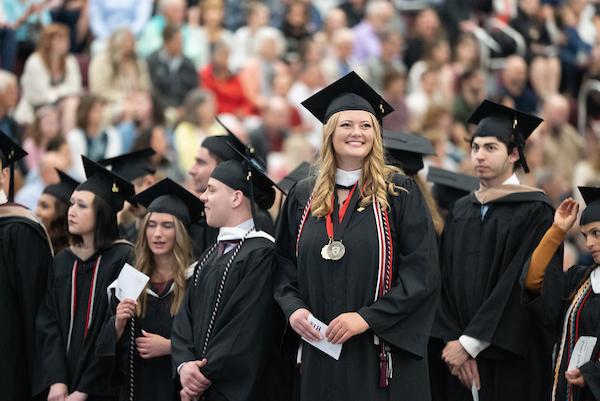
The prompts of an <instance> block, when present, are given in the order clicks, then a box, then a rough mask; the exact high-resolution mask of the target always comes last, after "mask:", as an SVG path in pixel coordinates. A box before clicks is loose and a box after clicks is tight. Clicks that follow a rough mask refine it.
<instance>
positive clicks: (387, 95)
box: [383, 70, 410, 132]
mask: <svg viewBox="0 0 600 401" xmlns="http://www.w3.org/2000/svg"><path fill="white" fill-rule="evenodd" d="M405 94H406V74H405V73H404V72H402V71H397V70H390V71H389V72H388V73H386V75H385V76H384V78H383V98H384V99H385V100H386V101H387V102H388V103H389V104H390V105H391V106H392V107H393V108H394V112H393V113H390V114H389V115H388V116H386V118H384V119H383V128H384V129H386V130H390V131H394V132H408V131H409V122H410V120H409V115H408V106H407V105H406V97H405Z"/></svg>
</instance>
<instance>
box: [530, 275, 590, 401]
mask: <svg viewBox="0 0 600 401" xmlns="http://www.w3.org/2000/svg"><path fill="white" fill-rule="evenodd" d="M594 268H596V266H588V267H584V266H573V267H571V268H570V269H569V270H568V271H567V272H563V270H562V269H561V268H548V269H547V270H546V274H545V275H544V282H543V284H542V295H541V296H533V295H532V294H531V293H529V292H527V291H526V290H525V291H524V295H525V296H524V301H525V304H526V305H527V306H528V307H530V308H531V309H532V310H535V311H536V312H537V313H538V314H539V316H540V317H541V318H542V319H544V323H546V324H547V325H548V326H549V327H551V328H553V329H554V334H555V337H554V339H555V340H556V349H555V352H554V360H556V357H557V354H558V348H559V347H560V344H561V338H562V335H563V322H564V319H565V314H566V312H567V310H568V308H569V306H570V304H571V299H572V298H573V295H574V294H575V293H576V292H577V290H579V288H580V287H581V286H582V284H583V283H584V281H585V280H586V279H587V277H589V274H590V272H591V271H592V270H593V269H594ZM523 275H525V273H524V274H523ZM575 313H578V314H579V324H578V337H577V338H575V339H574V341H573V345H574V344H575V343H576V342H577V339H578V338H579V337H581V336H592V337H596V338H598V339H600V294H596V293H594V291H593V290H592V289H590V290H589V295H588V296H587V297H586V298H585V301H584V302H582V303H581V306H580V307H579V308H578V309H577V311H576V312H575ZM565 352H568V349H567V350H566V351H565ZM568 364H569V357H565V356H563V358H562V363H561V367H560V371H559V373H558V385H557V387H556V400H566V399H567V395H566V392H567V382H566V379H565V371H566V369H567V367H568ZM579 369H580V371H581V374H582V375H583V377H584V380H585V383H586V386H585V387H583V388H579V387H576V386H569V387H570V388H569V390H570V391H571V392H572V393H571V394H572V397H573V398H572V400H573V401H594V400H600V341H599V342H598V343H596V346H595V348H594V351H593V353H592V360H591V361H590V362H588V363H586V364H584V365H583V366H581V367H580V368H579ZM553 376H554V371H552V377H553Z"/></svg>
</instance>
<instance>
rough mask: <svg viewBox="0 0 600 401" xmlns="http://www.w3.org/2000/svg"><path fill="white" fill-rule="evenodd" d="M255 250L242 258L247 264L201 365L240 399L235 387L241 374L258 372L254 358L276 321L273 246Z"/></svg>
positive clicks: (223, 388) (230, 395)
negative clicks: (250, 256)
mask: <svg viewBox="0 0 600 401" xmlns="http://www.w3.org/2000/svg"><path fill="white" fill-rule="evenodd" d="M255 253H256V255H252V259H251V260H247V261H245V262H246V263H247V264H248V265H247V266H244V269H245V274H244V277H243V279H242V281H241V282H240V284H239V285H238V286H237V287H236V289H235V292H234V293H233V294H232V296H231V298H229V299H228V300H227V303H226V304H225V305H223V308H222V309H221V311H220V312H219V313H220V317H219V319H220V320H221V321H224V322H226V323H225V325H223V326H221V327H219V330H218V331H216V332H214V334H213V336H211V338H210V341H209V347H208V351H207V354H206V359H207V364H206V366H205V367H203V368H202V371H203V373H204V374H205V375H206V377H208V378H209V379H210V380H211V381H212V382H213V384H216V385H218V386H219V387H221V388H220V391H221V392H222V393H223V394H225V395H226V396H227V397H228V399H232V400H233V399H239V398H238V397H236V393H235V387H236V382H237V381H239V378H240V377H241V376H248V375H258V374H259V372H256V371H255V370H256V369H255V365H256V362H255V361H256V360H257V359H259V358H260V357H261V352H264V350H265V348H266V347H268V345H267V344H264V341H265V337H266V336H267V335H268V334H270V333H273V330H272V329H270V328H274V327H276V324H277V323H278V322H277V321H275V320H274V317H275V316H274V315H273V314H272V311H273V306H274V302H273V275H274V273H275V267H276V265H275V263H276V258H275V249H274V248H272V249H268V250H266V252H265V251H260V252H255ZM253 371H254V372H253ZM232 391H233V392H232Z"/></svg>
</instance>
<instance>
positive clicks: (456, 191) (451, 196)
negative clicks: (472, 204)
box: [427, 166, 479, 219]
mask: <svg viewBox="0 0 600 401" xmlns="http://www.w3.org/2000/svg"><path fill="white" fill-rule="evenodd" d="M427 181H429V182H431V183H433V186H432V187H431V195H432V196H433V199H435V203H436V204H437V206H438V210H439V211H440V214H441V215H442V216H443V218H444V219H445V218H447V217H448V213H449V212H450V210H452V208H453V207H454V204H455V203H456V201H458V200H459V199H460V198H462V197H463V196H467V195H468V194H470V193H471V192H473V191H475V190H477V189H478V188H479V180H478V179H477V177H473V176H472V175H467V174H461V173H457V172H454V171H449V170H444V169H441V168H437V167H433V166H430V167H429V170H428V171H427Z"/></svg>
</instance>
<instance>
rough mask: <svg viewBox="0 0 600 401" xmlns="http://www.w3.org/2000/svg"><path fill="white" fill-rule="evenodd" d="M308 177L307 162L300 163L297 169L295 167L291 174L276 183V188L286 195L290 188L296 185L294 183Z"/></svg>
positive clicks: (308, 168) (308, 165)
mask: <svg viewBox="0 0 600 401" xmlns="http://www.w3.org/2000/svg"><path fill="white" fill-rule="evenodd" d="M309 175H310V164H309V163H307V162H302V163H300V165H299V166H298V167H296V168H295V169H294V170H292V172H291V173H289V174H288V175H286V176H285V177H284V178H283V180H281V181H279V182H278V183H277V186H278V187H279V188H281V189H283V190H284V191H285V192H284V193H288V192H290V189H292V187H293V186H294V185H296V183H297V182H298V181H300V180H302V179H303V178H306V177H308V176H309Z"/></svg>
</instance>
